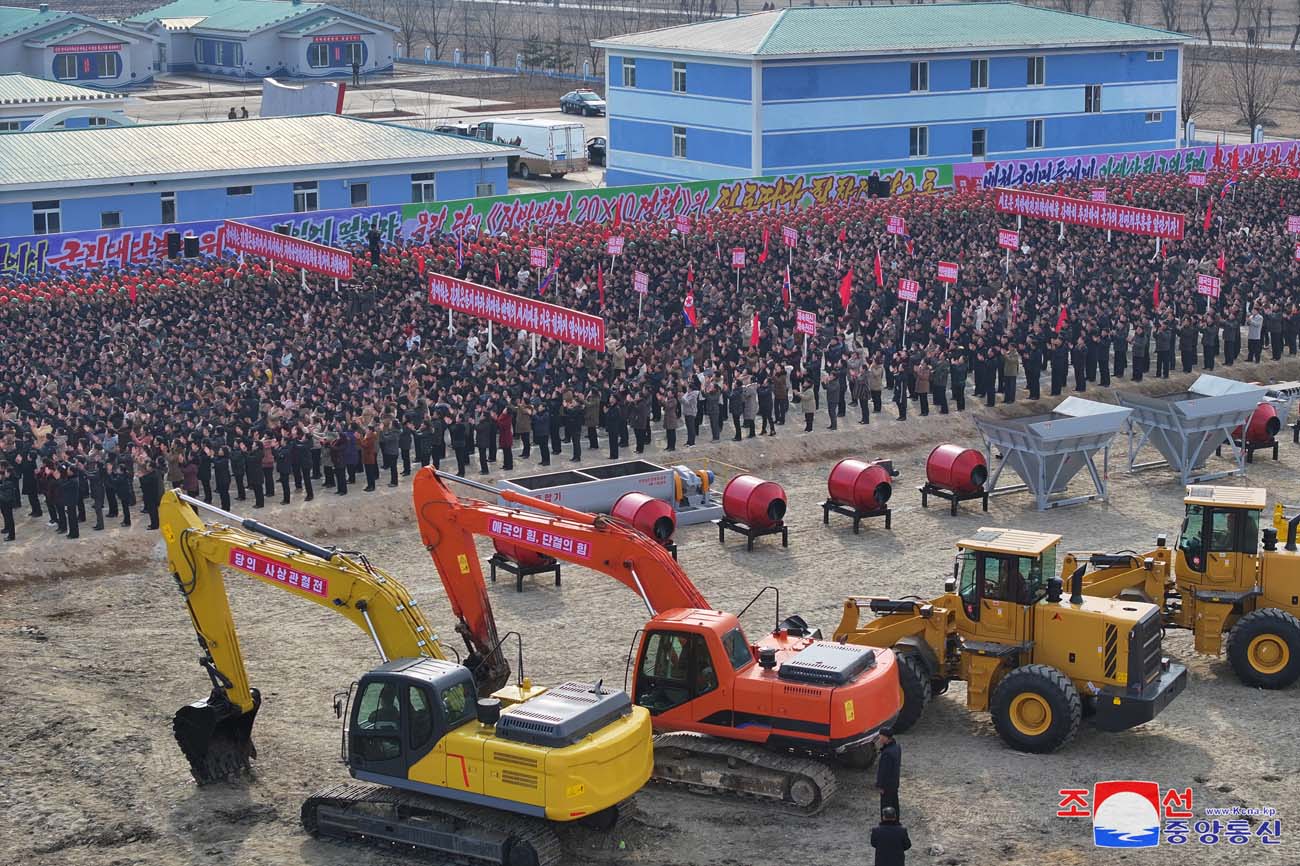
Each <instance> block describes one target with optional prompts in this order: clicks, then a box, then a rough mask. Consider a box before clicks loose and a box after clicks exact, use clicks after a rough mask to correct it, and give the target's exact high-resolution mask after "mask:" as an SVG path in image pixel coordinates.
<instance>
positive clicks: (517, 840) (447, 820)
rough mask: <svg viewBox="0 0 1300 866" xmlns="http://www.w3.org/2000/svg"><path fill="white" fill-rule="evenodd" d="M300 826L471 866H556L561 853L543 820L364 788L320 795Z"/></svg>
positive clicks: (352, 785) (354, 785) (306, 806)
mask: <svg viewBox="0 0 1300 866" xmlns="http://www.w3.org/2000/svg"><path fill="white" fill-rule="evenodd" d="M302 825H303V827H304V828H305V829H306V830H307V832H308V833H310V834H312V835H313V836H323V837H329V838H334V839H346V840H364V841H366V842H369V843H371V844H381V845H395V846H398V847H406V848H419V849H422V850H425V851H437V852H438V853H440V854H443V855H445V856H447V857H449V858H451V859H452V860H454V861H457V862H460V863H466V864H473V866H480V864H489V863H490V864H493V866H557V864H559V863H560V861H561V857H562V855H563V850H562V848H561V845H560V839H559V837H558V836H557V835H556V834H555V831H554V829H552V828H551V826H550V825H549V824H548V823H547V822H546V821H544V820H542V819H541V818H529V817H526V816H522V815H510V814H505V813H502V812H499V811H496V810H493V809H488V808H485V807H480V806H471V805H467V804H463V803H455V802H452V801H449V800H444V799H441V798H438V797H429V796H425V795H423V794H417V793H413V792H409V791H401V790H398V789H396V788H389V787H386V786H383V785H370V784H367V783H365V782H343V783H340V784H337V785H333V786H331V787H329V788H325V789H322V790H320V791H317V792H316V793H315V794H313V795H312V796H311V797H309V798H307V800H306V802H304V803H303V804H302Z"/></svg>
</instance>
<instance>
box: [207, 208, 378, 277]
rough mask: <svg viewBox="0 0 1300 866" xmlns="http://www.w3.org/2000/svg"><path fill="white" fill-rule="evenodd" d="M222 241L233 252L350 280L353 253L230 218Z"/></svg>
mask: <svg viewBox="0 0 1300 866" xmlns="http://www.w3.org/2000/svg"><path fill="white" fill-rule="evenodd" d="M225 243H226V246H228V247H230V248H231V249H233V250H235V251H236V252H240V253H251V254H253V255H255V256H261V257H263V258H267V259H270V260H272V261H275V262H281V263H282V264H286V265H289V266H290V267H293V268H301V269H302V270H304V271H311V272H312V273H314V274H324V275H325V276H327V277H336V278H338V279H340V280H350V279H352V254H351V253H349V252H347V251H346V250H336V249H334V247H327V246H325V245H324V244H314V243H312V242H311V241H304V240H300V239H299V238H295V237H290V236H288V235H282V234H278V233H276V232H273V231H267V230H266V229H259V228H255V227H254V226H250V225H245V224H244V223H239V222H234V221H232V220H226V221H225Z"/></svg>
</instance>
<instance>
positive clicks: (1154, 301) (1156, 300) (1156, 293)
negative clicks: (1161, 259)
mask: <svg viewBox="0 0 1300 866" xmlns="http://www.w3.org/2000/svg"><path fill="white" fill-rule="evenodd" d="M1151 306H1152V307H1158V306H1160V277H1159V276H1156V284H1155V285H1154V286H1152V287H1151Z"/></svg>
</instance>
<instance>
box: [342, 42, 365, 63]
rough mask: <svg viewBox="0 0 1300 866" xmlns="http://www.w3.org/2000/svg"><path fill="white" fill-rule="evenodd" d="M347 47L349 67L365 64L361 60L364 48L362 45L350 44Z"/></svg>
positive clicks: (357, 43) (358, 43)
mask: <svg viewBox="0 0 1300 866" xmlns="http://www.w3.org/2000/svg"><path fill="white" fill-rule="evenodd" d="M345 47H346V48H347V50H348V66H351V65H353V64H354V63H355V64H356V65H357V66H360V65H361V64H362V62H363V61H362V58H361V48H362V45H361V43H360V42H349V43H348V44H347V45H346V46H345Z"/></svg>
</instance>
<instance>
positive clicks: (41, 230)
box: [32, 201, 63, 235]
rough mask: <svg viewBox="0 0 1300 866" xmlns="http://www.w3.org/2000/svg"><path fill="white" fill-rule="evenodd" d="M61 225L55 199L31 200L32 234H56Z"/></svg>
mask: <svg viewBox="0 0 1300 866" xmlns="http://www.w3.org/2000/svg"><path fill="white" fill-rule="evenodd" d="M62 225H63V219H62V217H61V215H60V213H59V203H58V202H57V201H34V202H32V234H34V235H56V234H58V233H59V232H60V231H62V229H61V226H62Z"/></svg>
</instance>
